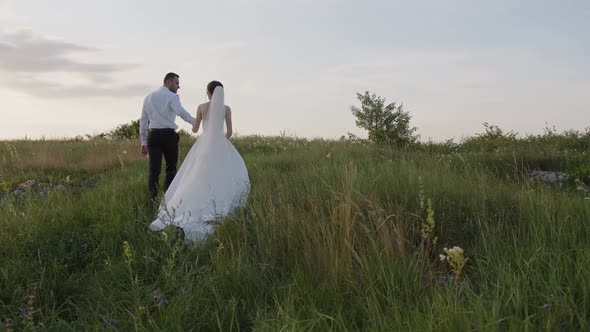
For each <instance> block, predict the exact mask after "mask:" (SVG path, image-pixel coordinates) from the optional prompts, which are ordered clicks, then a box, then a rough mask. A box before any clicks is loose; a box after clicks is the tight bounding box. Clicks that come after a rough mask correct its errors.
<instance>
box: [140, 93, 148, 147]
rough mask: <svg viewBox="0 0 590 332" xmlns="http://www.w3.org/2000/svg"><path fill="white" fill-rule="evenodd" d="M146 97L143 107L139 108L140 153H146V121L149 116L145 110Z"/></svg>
mask: <svg viewBox="0 0 590 332" xmlns="http://www.w3.org/2000/svg"><path fill="white" fill-rule="evenodd" d="M146 100H147V97H146V99H144V100H143V108H142V110H141V118H140V119H139V138H140V141H141V154H143V155H146V154H148V151H147V136H148V123H149V118H148V115H147V110H146Z"/></svg>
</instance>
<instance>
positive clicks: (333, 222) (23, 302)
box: [0, 137, 590, 331]
mask: <svg viewBox="0 0 590 332" xmlns="http://www.w3.org/2000/svg"><path fill="white" fill-rule="evenodd" d="M189 143H190V142H188V141H187V142H185V143H184V145H183V146H182V151H183V153H186V151H187V149H188V147H189ZM7 144H9V145H10V144H12V146H14V149H15V150H16V152H17V153H18V154H19V156H22V155H26V154H30V153H33V152H35V151H40V150H43V149H45V150H46V151H53V152H51V153H50V152H48V155H50V156H51V158H57V157H54V154H55V153H56V151H64V152H63V153H64V155H63V156H64V157H63V158H64V159H65V160H68V162H67V163H66V165H65V166H64V167H65V168H66V169H68V171H76V172H78V173H75V174H79V175H76V176H84V174H87V173H91V172H95V173H97V174H100V180H99V182H98V183H97V184H96V185H95V186H92V187H88V188H85V187H83V186H84V185H83V184H80V185H79V186H80V187H82V188H81V190H76V191H74V190H71V191H49V192H48V194H47V195H45V196H43V197H41V196H39V195H35V194H34V193H33V192H31V193H30V194H26V195H20V196H16V197H15V196H13V195H5V196H4V197H3V198H2V200H1V201H0V204H1V207H2V209H1V211H0V262H1V263H0V321H1V323H0V324H2V325H0V329H4V330H10V329H12V330H21V329H26V328H28V329H34V328H39V329H42V328H43V327H45V328H48V329H51V330H59V331H68V330H76V331H77V330H95V329H101V328H104V327H105V326H106V327H107V328H112V329H115V328H119V329H121V330H124V331H128V330H173V331H176V330H178V331H180V330H205V331H207V330H223V331H229V330H253V329H255V330H269V331H275V330H338V331H341V330H386V331H391V330H419V331H428V330H437V331H438V330H485V331H488V330H518V331H520V330H541V329H548V330H585V329H588V328H589V318H590V314H589V313H590V286H589V285H590V244H589V243H588V238H589V236H590V228H589V227H588V223H589V222H590V204H589V203H588V201H586V200H585V199H584V196H583V195H581V194H580V193H577V192H575V191H568V190H562V189H560V188H554V187H551V186H546V185H544V184H540V183H536V182H532V181H531V180H528V179H527V178H526V177H524V176H523V173H522V172H521V171H519V170H520V166H519V163H518V161H517V162H514V158H513V159H512V160H508V159H507V160H504V161H502V162H501V163H507V164H508V165H509V166H506V168H496V167H490V166H488V165H486V164H485V163H486V161H488V160H492V161H493V160H495V159H494V158H496V155H494V154H489V153H473V154H470V153H445V154H443V153H439V154H433V153H426V152H420V151H405V150H403V151H402V150H390V149H376V148H374V147H372V146H366V145H363V144H348V143H346V142H333V141H304V140H291V139H286V138H277V139H270V138H261V137H250V138H244V139H240V140H237V141H236V142H235V145H236V147H237V148H238V150H239V151H240V152H241V153H242V154H243V157H244V159H245V161H246V164H247V166H248V170H249V172H250V177H251V180H252V184H253V186H252V192H251V194H250V197H249V201H248V207H247V208H246V209H244V210H241V211H238V212H236V214H235V215H233V216H231V217H229V218H227V219H226V220H224V221H223V222H222V223H220V226H219V227H218V228H217V231H216V233H215V234H214V236H213V237H212V238H211V239H210V240H209V241H208V242H206V243H202V244H199V245H197V246H188V247H187V246H186V245H185V244H184V243H183V241H182V240H181V239H180V237H179V234H177V233H176V232H174V231H173V230H167V231H166V233H153V232H150V231H148V230H147V225H148V224H149V222H150V221H151V220H152V218H153V217H154V212H155V211H154V210H153V207H151V206H149V205H148V204H147V201H148V197H147V189H146V181H147V179H146V178H147V162H146V161H145V160H144V159H142V158H140V157H137V155H136V154H137V151H136V150H137V145H138V143H137V142H133V141H132V142H117V141H113V142H110V143H107V142H103V143H97V144H96V145H93V143H89V142H79V143H73V142H67V143H63V142H62V143H55V144H51V143H31V142H16V143H15V142H9V143H7ZM101 144H102V145H101ZM122 147H125V148H126V149H128V151H129V153H128V154H129V155H131V156H130V157H128V158H129V159H126V160H124V162H123V163H122V164H121V163H119V164H118V163H117V162H107V161H104V162H103V161H101V160H103V159H101V158H97V159H96V160H97V161H96V163H98V164H100V163H103V164H102V166H100V167H94V166H89V165H91V164H93V163H89V164H84V160H87V159H86V158H89V157H88V156H90V155H94V156H97V157H99V156H104V160H110V159H109V158H111V159H112V156H113V155H117V154H119V152H118V151H119V150H120V149H121V148H122ZM70 148H71V149H72V150H71V151H70V150H67V149H70ZM35 153H38V152H35ZM51 158H49V159H51ZM18 160H21V161H22V160H23V159H22V158H21V159H18ZM44 162H45V161H44V159H39V160H37V161H36V162H31V164H29V166H27V167H23V166H19V165H15V163H14V162H13V161H6V162H3V164H2V167H3V171H4V172H5V173H4V180H5V181H8V182H11V181H12V179H13V178H15V179H18V180H15V181H12V182H13V184H14V185H16V183H18V182H19V181H21V179H25V178H30V177H32V176H39V177H42V176H45V177H50V176H51V175H52V174H54V173H55V172H63V169H62V168H60V167H57V166H56V167H55V168H51V167H45V166H41V165H44ZM520 165H521V164H520ZM5 169H7V170H8V171H5ZM421 200H422V202H423V203H422V204H421ZM428 200H430V202H431V211H430V212H431V219H432V213H433V216H434V217H433V221H434V228H433V232H432V234H430V235H428V236H427V237H426V238H425V237H424V233H423V232H421V229H423V227H424V225H425V224H426V223H427V222H428V212H429V211H428V204H424V201H428ZM435 237H436V238H437V240H436V242H435V241H434V238H435ZM453 246H460V247H462V248H463V249H464V252H465V256H466V257H467V258H468V262H467V266H466V267H465V270H464V271H463V273H462V275H461V278H460V279H459V280H455V277H456V276H455V275H454V274H453V272H452V271H451V270H450V269H449V268H448V267H447V266H446V265H444V264H443V263H442V262H440V261H439V259H438V256H439V254H441V253H442V252H443V248H444V247H453Z"/></svg>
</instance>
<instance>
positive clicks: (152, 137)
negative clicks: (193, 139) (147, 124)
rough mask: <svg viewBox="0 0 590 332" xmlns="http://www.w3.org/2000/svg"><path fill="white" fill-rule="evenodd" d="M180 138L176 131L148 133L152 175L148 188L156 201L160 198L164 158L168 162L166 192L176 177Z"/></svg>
mask: <svg viewBox="0 0 590 332" xmlns="http://www.w3.org/2000/svg"><path fill="white" fill-rule="evenodd" d="M179 140H180V136H179V135H178V133H176V132H175V131H174V129H150V131H149V133H148V150H149V156H150V175H149V177H148V188H149V191H150V196H151V198H152V199H155V198H156V197H157V196H158V183H159V181H160V173H161V172H162V156H164V159H165V160H166V182H165V184H164V191H166V190H167V189H168V187H169V186H170V183H172V180H174V176H175V175H176V164H177V163H178V141H179Z"/></svg>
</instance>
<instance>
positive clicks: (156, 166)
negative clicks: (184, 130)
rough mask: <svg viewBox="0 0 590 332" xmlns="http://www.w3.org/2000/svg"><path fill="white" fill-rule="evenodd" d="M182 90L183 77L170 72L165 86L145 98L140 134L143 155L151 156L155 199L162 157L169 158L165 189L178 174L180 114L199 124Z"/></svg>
mask: <svg viewBox="0 0 590 332" xmlns="http://www.w3.org/2000/svg"><path fill="white" fill-rule="evenodd" d="M178 89H180V81H179V76H178V75H177V74H175V73H168V74H166V76H165V77H164V86H162V87H161V88H159V89H158V90H156V91H154V92H152V93H150V94H149V95H147V97H145V99H144V101H143V110H142V112H141V120H140V121H139V136H140V138H141V154H143V155H144V156H145V155H149V158H150V174H149V177H148V188H149V192H150V197H151V198H152V200H155V199H156V197H157V196H158V182H159V180H160V172H161V171H162V156H164V159H165V160H166V183H165V185H164V190H167V189H168V186H170V183H172V180H173V179H174V175H176V164H177V162H178V141H179V140H180V136H179V135H178V133H176V131H175V130H176V129H177V128H178V126H177V125H176V123H175V120H176V116H180V117H181V118H182V119H183V120H184V121H186V122H188V123H189V124H191V125H192V124H194V123H195V118H193V117H192V116H191V115H190V114H189V113H188V112H187V111H186V110H185V109H184V108H183V107H182V105H181V104H180V98H179V97H178V95H177V94H176V92H177V91H178ZM148 128H149V130H148Z"/></svg>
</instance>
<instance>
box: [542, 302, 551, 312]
mask: <svg viewBox="0 0 590 332" xmlns="http://www.w3.org/2000/svg"><path fill="white" fill-rule="evenodd" d="M549 309H551V306H550V305H549V304H547V303H545V304H543V310H545V311H549Z"/></svg>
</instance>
